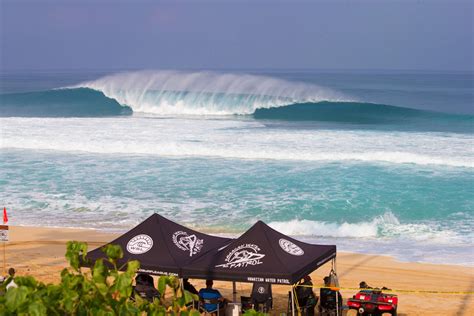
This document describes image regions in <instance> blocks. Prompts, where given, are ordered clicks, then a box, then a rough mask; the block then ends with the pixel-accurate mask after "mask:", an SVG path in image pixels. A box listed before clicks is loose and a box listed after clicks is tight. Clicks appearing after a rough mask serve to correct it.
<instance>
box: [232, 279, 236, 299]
mask: <svg viewBox="0 0 474 316" xmlns="http://www.w3.org/2000/svg"><path fill="white" fill-rule="evenodd" d="M232 301H233V302H234V303H237V287H236V285H235V281H232Z"/></svg>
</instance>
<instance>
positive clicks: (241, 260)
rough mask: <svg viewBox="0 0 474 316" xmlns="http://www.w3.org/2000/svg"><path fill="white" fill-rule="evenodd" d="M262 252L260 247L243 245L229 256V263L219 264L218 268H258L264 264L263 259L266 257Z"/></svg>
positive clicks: (227, 260) (227, 258) (233, 250)
mask: <svg viewBox="0 0 474 316" xmlns="http://www.w3.org/2000/svg"><path fill="white" fill-rule="evenodd" d="M259 252H260V247H258V246H257V245H254V244H243V245H240V246H238V247H236V248H234V249H232V251H231V252H229V254H228V255H227V257H226V258H225V261H226V262H227V263H223V264H218V265H216V267H222V268H245V267H247V266H256V265H258V264H262V263H263V262H262V261H261V259H262V258H263V257H265V255H264V254H263V253H259Z"/></svg>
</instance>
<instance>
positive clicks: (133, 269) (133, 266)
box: [127, 260, 140, 275]
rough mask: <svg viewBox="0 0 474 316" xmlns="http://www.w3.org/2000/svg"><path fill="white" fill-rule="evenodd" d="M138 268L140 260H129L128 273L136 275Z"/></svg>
mask: <svg viewBox="0 0 474 316" xmlns="http://www.w3.org/2000/svg"><path fill="white" fill-rule="evenodd" d="M138 269H140V262H139V261H138V260H132V261H129V262H128V265H127V273H129V274H132V275H135V273H137V270H138Z"/></svg>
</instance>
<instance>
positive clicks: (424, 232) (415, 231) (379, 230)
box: [269, 212, 469, 244]
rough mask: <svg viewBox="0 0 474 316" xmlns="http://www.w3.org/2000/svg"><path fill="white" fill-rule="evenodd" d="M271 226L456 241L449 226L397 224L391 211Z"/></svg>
mask: <svg viewBox="0 0 474 316" xmlns="http://www.w3.org/2000/svg"><path fill="white" fill-rule="evenodd" d="M269 225H270V226H271V227H273V228H274V229H276V230H278V231H280V232H282V233H284V234H288V235H293V236H317V237H336V238H346V237H349V238H400V239H404V240H408V239H409V240H416V241H429V242H435V243H437V244H440V243H443V244H449V243H453V242H456V243H459V242H460V239H466V238H469V236H467V237H466V236H464V237H462V236H460V235H459V234H457V233H456V232H455V231H452V230H450V229H442V228H440V227H438V226H437V225H436V224H431V225H430V224H428V223H406V224H402V223H400V221H399V219H398V218H397V217H396V216H395V215H394V214H393V213H392V212H386V213H384V214H383V215H380V216H377V217H375V218H373V219H372V220H371V221H359V222H354V223H348V222H343V223H329V222H324V221H312V220H298V219H293V220H290V221H287V222H278V221H275V222H271V223H270V224H269Z"/></svg>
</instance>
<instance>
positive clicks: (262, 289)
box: [257, 286, 265, 294]
mask: <svg viewBox="0 0 474 316" xmlns="http://www.w3.org/2000/svg"><path fill="white" fill-rule="evenodd" d="M257 292H258V293H260V294H263V293H265V288H264V287H263V286H260V287H259V288H258V289H257Z"/></svg>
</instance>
